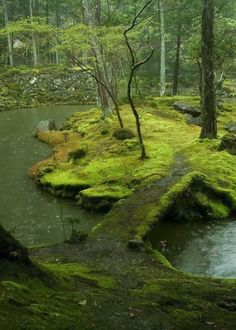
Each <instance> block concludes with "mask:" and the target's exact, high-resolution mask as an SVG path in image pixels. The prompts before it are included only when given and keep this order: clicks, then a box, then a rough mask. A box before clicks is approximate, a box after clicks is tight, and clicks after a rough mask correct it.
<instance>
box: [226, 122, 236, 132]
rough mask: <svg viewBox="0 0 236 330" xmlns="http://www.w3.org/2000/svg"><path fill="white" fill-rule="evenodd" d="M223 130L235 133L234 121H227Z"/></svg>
mask: <svg viewBox="0 0 236 330" xmlns="http://www.w3.org/2000/svg"><path fill="white" fill-rule="evenodd" d="M225 130H226V131H228V132H229V133H236V123H229V124H226V125H225Z"/></svg>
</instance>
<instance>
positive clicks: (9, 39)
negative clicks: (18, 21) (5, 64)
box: [3, 0, 14, 66]
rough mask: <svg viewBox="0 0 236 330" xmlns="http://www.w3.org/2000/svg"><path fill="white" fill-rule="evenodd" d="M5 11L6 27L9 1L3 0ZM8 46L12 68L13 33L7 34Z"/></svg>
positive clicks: (6, 24)
mask: <svg viewBox="0 0 236 330" xmlns="http://www.w3.org/2000/svg"><path fill="white" fill-rule="evenodd" d="M3 11H4V19H5V26H6V27H7V26H8V23H9V20H8V11H7V1H6V0H3ZM7 45H8V57H9V64H10V66H14V60H13V47H12V37H11V33H9V32H8V33H7Z"/></svg>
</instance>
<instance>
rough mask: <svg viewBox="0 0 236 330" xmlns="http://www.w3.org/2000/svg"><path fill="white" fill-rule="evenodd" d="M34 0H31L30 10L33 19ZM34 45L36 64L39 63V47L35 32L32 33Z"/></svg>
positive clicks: (34, 60)
mask: <svg viewBox="0 0 236 330" xmlns="http://www.w3.org/2000/svg"><path fill="white" fill-rule="evenodd" d="M33 1H34V0H29V11H30V19H31V21H33V17H34V14H33V3H32V2H33ZM32 46H33V63H34V65H38V49H37V38H36V34H35V32H33V34H32Z"/></svg>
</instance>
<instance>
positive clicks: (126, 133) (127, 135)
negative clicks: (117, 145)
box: [112, 128, 135, 140]
mask: <svg viewBox="0 0 236 330" xmlns="http://www.w3.org/2000/svg"><path fill="white" fill-rule="evenodd" d="M112 135H113V136H114V137H115V138H116V139H117V140H128V139H132V138H134V137H135V135H134V133H133V132H132V131H131V130H130V129H127V128H117V129H115V130H114V132H113V134H112Z"/></svg>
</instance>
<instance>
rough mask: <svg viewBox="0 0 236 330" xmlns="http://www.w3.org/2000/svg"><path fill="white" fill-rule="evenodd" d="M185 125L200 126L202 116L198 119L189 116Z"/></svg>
mask: <svg viewBox="0 0 236 330" xmlns="http://www.w3.org/2000/svg"><path fill="white" fill-rule="evenodd" d="M187 123H188V124H189V125H196V126H200V127H201V126H202V116H199V117H193V116H191V117H190V115H189V118H188V119H187Z"/></svg>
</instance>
